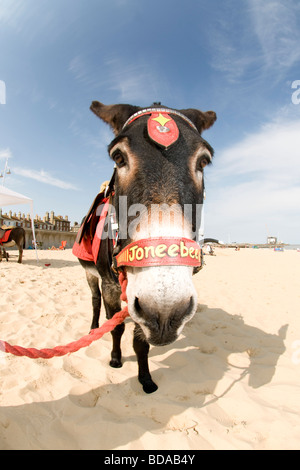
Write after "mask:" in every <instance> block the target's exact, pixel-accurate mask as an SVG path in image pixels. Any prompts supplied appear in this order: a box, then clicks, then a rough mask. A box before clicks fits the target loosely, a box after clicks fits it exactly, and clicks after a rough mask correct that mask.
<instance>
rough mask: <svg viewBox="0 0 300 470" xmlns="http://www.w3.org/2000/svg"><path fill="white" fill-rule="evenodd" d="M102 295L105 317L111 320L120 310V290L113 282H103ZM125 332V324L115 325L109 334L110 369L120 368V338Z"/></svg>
mask: <svg viewBox="0 0 300 470" xmlns="http://www.w3.org/2000/svg"><path fill="white" fill-rule="evenodd" d="M102 295H103V301H104V305H105V310H106V317H107V318H108V319H110V318H112V317H113V316H114V314H115V313H117V312H120V310H121V301H120V288H119V286H117V285H116V284H115V283H114V282H112V281H111V282H110V281H108V282H103V283H102ZM124 330H125V324H124V323H121V324H120V325H117V326H116V327H115V329H114V330H113V331H112V332H111V335H112V340H113V347H112V351H111V361H110V363H109V365H110V366H111V367H115V368H118V367H122V352H121V338H122V335H123V333H124Z"/></svg>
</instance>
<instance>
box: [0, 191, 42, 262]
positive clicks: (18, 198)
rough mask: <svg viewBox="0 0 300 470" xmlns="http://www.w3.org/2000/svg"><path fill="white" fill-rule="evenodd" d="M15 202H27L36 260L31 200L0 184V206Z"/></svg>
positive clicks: (14, 203) (11, 204)
mask: <svg viewBox="0 0 300 470" xmlns="http://www.w3.org/2000/svg"><path fill="white" fill-rule="evenodd" d="M16 204H29V206H30V217H31V227H32V236H33V241H34V246H35V253H36V259H37V261H38V254H37V247H36V238H35V229H34V217H33V200H32V199H30V198H29V197H27V196H23V194H19V193H15V192H14V191H11V190H10V189H7V188H5V187H4V186H0V207H3V206H13V205H16Z"/></svg>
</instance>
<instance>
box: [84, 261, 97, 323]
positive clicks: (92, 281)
mask: <svg viewBox="0 0 300 470" xmlns="http://www.w3.org/2000/svg"><path fill="white" fill-rule="evenodd" d="M85 273H86V279H87V282H88V285H89V286H90V289H91V292H92V304H93V321H92V325H91V330H95V329H96V328H99V318H100V310H101V292H100V289H99V278H98V277H97V276H94V275H93V274H91V273H90V272H89V271H87V270H86V271H85Z"/></svg>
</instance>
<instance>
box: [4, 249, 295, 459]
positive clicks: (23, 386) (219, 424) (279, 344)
mask: <svg viewBox="0 0 300 470" xmlns="http://www.w3.org/2000/svg"><path fill="white" fill-rule="evenodd" d="M38 254H39V259H40V261H39V264H37V262H36V258H35V253H34V252H32V251H25V252H24V264H22V265H18V264H17V257H16V256H11V258H10V261H9V263H6V262H4V261H2V262H1V263H0V299H1V301H0V302H1V312H0V339H1V340H3V341H7V342H9V343H11V344H18V345H21V346H24V347H35V348H38V349H40V348H45V347H54V346H57V345H64V344H67V343H69V342H72V341H75V340H76V339H79V338H80V337H82V336H84V335H86V334H87V333H88V332H89V328H90V323H91V317H92V309H91V295H90V291H89V288H88V285H87V282H86V279H85V273H84V270H83V269H82V268H81V266H80V265H79V263H78V261H77V259H76V258H74V256H73V255H72V252H71V250H66V251H39V252H38ZM11 255H16V252H11ZM205 261H206V265H205V267H204V269H203V270H202V271H201V272H200V273H199V274H197V275H196V276H194V282H195V286H196V288H197V292H198V302H199V306H198V311H197V313H196V315H195V317H194V318H193V319H192V321H191V322H190V323H188V324H187V325H186V327H185V329H184V330H183V332H182V334H181V336H180V338H179V339H178V340H177V342H175V343H173V344H171V345H169V346H165V347H151V350H150V369H151V372H152V377H153V380H154V381H155V382H156V383H157V384H158V386H159V389H158V391H157V392H156V393H154V394H152V395H146V394H144V393H143V391H142V387H141V385H140V384H139V382H138V380H137V363H136V358H135V354H134V351H133V348H132V332H133V322H132V320H131V319H130V318H129V319H128V320H126V332H125V335H124V337H123V341H122V345H123V361H124V365H123V367H122V368H121V369H112V368H110V367H109V365H108V362H109V359H110V349H111V336H110V334H106V335H105V336H104V337H103V338H102V339H100V340H99V341H97V342H96V343H93V344H92V345H91V346H90V347H88V348H86V349H83V350H81V351H79V352H77V353H75V354H72V355H69V356H66V357H63V358H54V359H50V360H44V359H37V360H32V359H28V358H18V357H14V356H11V355H7V354H5V353H3V352H0V383H1V387H0V449H1V450H9V449H26V450H29V449H35V450H37V449H41V450H46V449H51V450H52V449H59V450H64V449H72V450H73V449H74V450H80V449H84V450H87V449H105V450H143V449H145V450H155V449H156V450H163V449H166V450H203V449H207V450H210V449H216V450H218V449H226V450H227V449H232V450H235V449H241V450H247V449H253V450H254V449H257V450H259V449H261V450H270V449H299V448H300V315H299V312H300V298H299V296H300V289H299V287H300V286H299V279H300V253H298V252H297V251H284V252H274V251H272V250H254V249H244V250H240V251H237V252H236V251H233V250H230V249H217V250H216V256H206V257H205ZM46 265H48V266H46ZM104 321H105V318H104V311H102V316H101V324H102V323H103V322H104Z"/></svg>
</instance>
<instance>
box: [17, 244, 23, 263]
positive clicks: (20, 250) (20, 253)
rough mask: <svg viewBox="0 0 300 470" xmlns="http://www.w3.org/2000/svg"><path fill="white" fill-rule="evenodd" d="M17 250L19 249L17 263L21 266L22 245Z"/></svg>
mask: <svg viewBox="0 0 300 470" xmlns="http://www.w3.org/2000/svg"><path fill="white" fill-rule="evenodd" d="M18 248H19V259H18V263H19V264H22V257H23V245H18Z"/></svg>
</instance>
